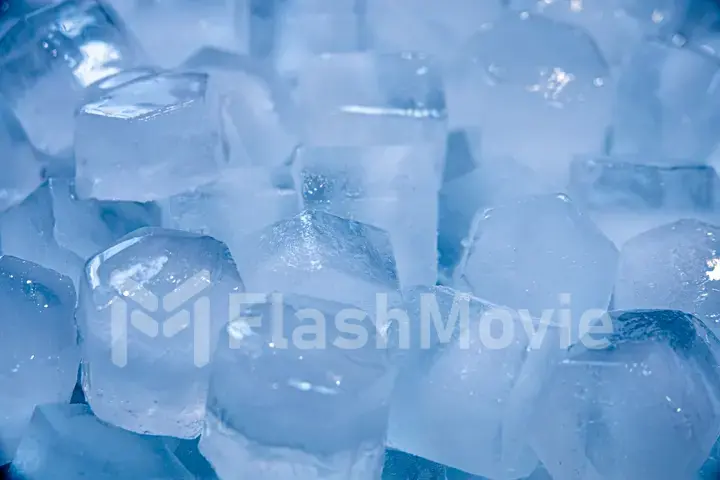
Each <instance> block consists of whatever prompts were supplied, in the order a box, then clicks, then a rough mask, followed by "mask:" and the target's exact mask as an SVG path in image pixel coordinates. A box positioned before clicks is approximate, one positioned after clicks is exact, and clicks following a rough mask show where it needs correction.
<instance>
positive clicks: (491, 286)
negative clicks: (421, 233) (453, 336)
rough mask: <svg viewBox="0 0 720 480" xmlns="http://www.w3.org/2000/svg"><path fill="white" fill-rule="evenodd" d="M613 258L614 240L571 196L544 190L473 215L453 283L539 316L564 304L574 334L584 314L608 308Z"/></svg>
mask: <svg viewBox="0 0 720 480" xmlns="http://www.w3.org/2000/svg"><path fill="white" fill-rule="evenodd" d="M617 262H618V251H617V248H616V247H615V245H613V243H612V242H611V241H610V240H609V239H608V238H607V237H605V235H604V234H603V233H602V232H601V231H600V230H599V229H598V228H597V226H595V224H593V223H592V221H591V220H590V219H589V218H588V217H586V216H585V215H583V214H582V213H581V212H580V211H579V210H578V209H577V207H576V206H575V205H574V204H573V203H572V202H571V201H570V199H569V198H568V197H566V196H564V195H543V196H535V197H527V198H524V199H521V200H518V201H516V202H513V203H508V204H506V205H503V206H498V207H496V208H491V209H488V210H485V211H484V212H480V213H479V214H478V216H477V217H476V219H475V221H474V225H473V229H472V231H471V234H470V236H469V237H468V245H467V249H466V250H465V253H464V257H463V260H462V261H461V264H460V266H459V267H458V271H457V282H458V285H463V286H467V287H468V288H469V289H470V290H471V291H472V292H473V293H474V294H475V295H477V296H478V297H480V298H484V299H487V300H489V301H491V302H493V303H496V304H498V305H507V306H509V307H511V308H515V309H527V310H529V311H530V312H531V313H532V314H533V315H536V316H538V317H541V316H542V315H544V314H546V313H547V314H552V315H555V313H557V314H558V315H560V313H559V310H560V309H563V310H568V309H569V311H570V325H567V326H568V328H570V329H571V331H572V338H573V340H578V336H579V327H580V325H581V322H582V319H583V318H586V317H584V315H585V314H586V313H587V314H588V315H590V314H591V313H592V311H593V310H600V311H602V310H605V309H606V308H607V307H608V304H609V300H610V295H611V294H612V289H613V282H614V278H615V268H616V266H617ZM556 310H557V311H558V312H556ZM556 320H559V317H558V319H556ZM566 320H567V319H563V320H562V321H566Z"/></svg>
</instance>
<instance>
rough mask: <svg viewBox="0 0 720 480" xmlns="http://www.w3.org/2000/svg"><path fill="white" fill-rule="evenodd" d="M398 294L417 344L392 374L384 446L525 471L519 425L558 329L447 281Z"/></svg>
mask: <svg viewBox="0 0 720 480" xmlns="http://www.w3.org/2000/svg"><path fill="white" fill-rule="evenodd" d="M408 298H409V299H410V302H411V303H410V304H411V305H413V306H414V307H413V308H411V309H410V313H411V315H410V318H409V321H410V322H409V323H410V325H411V329H410V333H411V334H414V335H419V338H416V339H414V340H413V342H414V343H413V345H414V347H415V348H417V347H418V346H419V347H420V349H419V350H417V354H416V355H412V356H411V357H410V359H411V361H410V363H408V364H406V365H405V367H404V369H403V370H402V371H401V373H400V376H399V378H398V382H397V386H396V389H395V393H394V396H393V400H392V407H391V413H390V426H389V431H388V445H389V446H391V447H393V448H395V449H398V450H402V451H404V452H408V453H411V454H413V455H418V456H421V457H424V458H427V459H429V460H432V461H434V462H438V463H442V464H445V465H448V466H451V467H453V468H456V469H460V470H463V471H465V472H468V473H471V474H474V475H480V476H483V477H488V478H493V479H500V480H502V479H507V480H510V479H520V478H524V477H526V476H529V475H530V474H531V473H532V472H533V470H535V468H536V466H537V457H536V456H535V454H534V453H533V451H532V450H531V449H530V447H529V444H528V440H529V439H528V438H527V435H526V432H525V425H526V423H527V421H528V420H529V415H530V413H531V411H532V407H533V405H534V404H535V402H536V399H537V397H538V395H539V393H540V391H541V389H542V386H543V384H544V383H545V379H546V378H547V375H548V373H549V372H550V371H552V368H553V366H554V363H555V362H556V361H557V360H558V359H559V357H560V354H561V353H562V352H563V350H562V346H563V342H564V340H563V338H562V335H564V334H563V332H561V330H560V329H559V328H556V327H553V326H550V324H549V323H548V322H544V323H541V322H538V321H536V320H534V319H533V318H531V317H530V316H529V314H527V312H525V314H524V315H520V314H518V313H517V312H515V311H513V310H511V309H508V308H505V307H497V306H494V305H492V304H489V303H487V302H485V301H483V300H480V299H478V298H475V297H473V296H472V295H470V294H466V293H462V292H459V291H455V290H452V289H450V288H444V287H434V288H430V289H426V290H424V291H415V292H412V294H411V295H410V296H409V297H408ZM400 339H402V336H401V337H400ZM401 345H402V344H401ZM413 357H414V358H413Z"/></svg>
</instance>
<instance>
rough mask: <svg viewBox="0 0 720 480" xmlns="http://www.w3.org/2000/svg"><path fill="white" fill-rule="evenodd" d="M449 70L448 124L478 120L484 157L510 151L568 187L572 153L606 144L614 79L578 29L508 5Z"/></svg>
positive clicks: (476, 128)
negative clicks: (518, 10) (512, 10)
mask: <svg viewBox="0 0 720 480" xmlns="http://www.w3.org/2000/svg"><path fill="white" fill-rule="evenodd" d="M446 77H447V78H446V81H445V85H446V96H447V101H448V111H449V112H450V116H449V122H450V126H451V128H463V127H473V131H474V132H476V133H477V134H478V135H479V136H480V138H479V144H480V149H479V157H480V158H482V159H484V160H485V161H494V159H498V160H497V161H500V160H499V159H504V158H511V159H513V160H515V161H517V162H519V163H521V164H523V165H525V166H527V167H529V168H531V169H532V170H534V171H535V172H536V173H537V174H538V175H539V176H540V177H541V178H542V179H543V180H544V181H547V182H549V183H551V184H552V185H553V186H554V188H556V191H564V188H565V186H566V184H567V177H568V168H569V165H570V162H571V161H572V159H573V157H575V156H576V155H582V154H590V155H596V154H602V153H603V152H604V150H605V148H606V140H607V135H608V130H609V127H610V123H611V117H612V101H613V98H614V89H613V88H612V80H611V77H610V72H609V69H608V65H607V63H606V62H605V59H604V58H603V57H602V55H601V54H600V53H599V51H598V49H597V47H596V45H595V43H594V42H593V40H592V39H591V38H590V37H589V36H588V35H587V34H586V33H585V32H584V31H582V30H580V29H578V28H575V27H572V26H569V25H565V24H562V23H559V22H555V21H553V20H549V19H546V18H543V17H539V16H535V15H530V14H527V13H514V12H508V13H506V14H504V15H503V16H501V17H500V18H499V19H498V20H497V21H496V22H494V23H492V24H491V25H489V26H488V27H487V28H484V29H482V30H481V31H480V32H479V33H478V34H477V35H475V37H473V39H472V40H471V41H470V42H469V43H468V45H467V46H466V47H465V48H464V49H463V50H462V51H460V52H459V53H458V54H457V55H456V56H455V59H454V60H453V61H452V62H451V66H450V67H449V68H448V70H447V75H446ZM568 132H572V134H571V135H569V134H568ZM476 141H477V140H476Z"/></svg>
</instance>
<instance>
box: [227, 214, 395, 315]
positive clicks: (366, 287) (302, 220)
mask: <svg viewBox="0 0 720 480" xmlns="http://www.w3.org/2000/svg"><path fill="white" fill-rule="evenodd" d="M243 242H244V246H243V248H241V249H240V252H238V253H237V256H236V258H235V260H236V262H237V264H238V269H239V271H240V274H241V275H242V276H243V280H244V282H245V285H246V286H247V290H248V292H252V293H265V294H267V293H271V292H275V291H277V292H281V293H293V294H298V295H307V296H312V297H317V298H321V299H324V300H332V301H336V302H340V303H347V304H350V305H355V306H356V307H358V308H362V309H366V310H367V311H374V309H375V305H376V295H378V294H385V295H390V296H394V295H395V294H397V292H398V291H399V289H400V285H399V283H398V278H397V269H396V266H395V258H394V255H393V250H392V244H391V241H390V238H389V236H388V235H387V233H386V232H385V231H383V230H380V229H378V228H375V227H372V226H369V225H366V224H363V223H360V222H356V221H352V220H347V219H345V218H341V217H337V216H335V215H332V214H329V213H326V212H323V211H318V210H305V211H303V212H301V213H300V214H298V215H296V216H295V217H293V218H291V219H287V220H282V221H279V222H277V223H275V224H273V225H271V226H269V227H266V228H265V229H263V230H260V231H258V232H255V233H252V234H249V235H247V236H246V237H245V239H244V240H243Z"/></svg>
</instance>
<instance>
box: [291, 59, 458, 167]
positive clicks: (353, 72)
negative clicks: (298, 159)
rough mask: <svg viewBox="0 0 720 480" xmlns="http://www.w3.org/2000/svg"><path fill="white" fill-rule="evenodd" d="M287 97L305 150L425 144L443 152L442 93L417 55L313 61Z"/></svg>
mask: <svg viewBox="0 0 720 480" xmlns="http://www.w3.org/2000/svg"><path fill="white" fill-rule="evenodd" d="M293 98H294V102H295V104H296V107H297V111H298V112H297V113H298V115H299V117H298V118H297V119H296V127H297V128H298V129H299V131H300V132H301V136H302V140H303V143H304V144H306V145H314V146H369V145H408V144H418V143H426V144H431V145H438V147H439V148H438V155H439V156H441V155H442V153H443V149H444V146H445V137H446V110H445V94H444V90H443V86H442V82H441V80H440V75H439V72H438V69H437V68H436V67H435V65H434V64H433V62H432V61H431V60H430V59H428V58H427V57H425V56H423V55H414V54H403V55H399V54H398V55H376V54H371V53H352V54H351V53H348V54H333V55H330V54H326V55H320V56H317V57H313V58H312V59H310V60H308V61H307V62H306V63H305V65H304V66H303V68H302V69H300V71H299V73H298V79H297V86H296V88H295V90H294V91H293ZM439 163H441V161H440V162H439Z"/></svg>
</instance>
